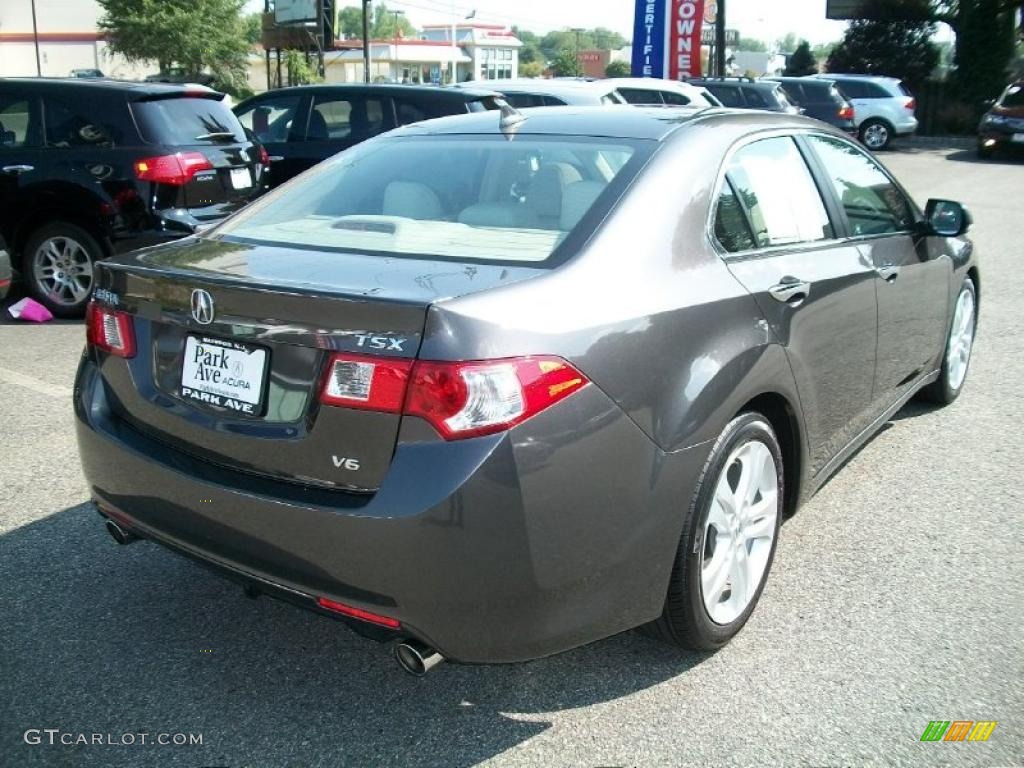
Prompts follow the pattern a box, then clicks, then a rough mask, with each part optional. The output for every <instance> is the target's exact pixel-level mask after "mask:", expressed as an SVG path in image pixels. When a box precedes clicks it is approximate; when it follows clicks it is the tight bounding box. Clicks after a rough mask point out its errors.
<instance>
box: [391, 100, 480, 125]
mask: <svg viewBox="0 0 1024 768" xmlns="http://www.w3.org/2000/svg"><path fill="white" fill-rule="evenodd" d="M465 111H467V108H466V105H465V103H464V102H453V101H446V100H441V99H437V100H434V101H430V100H427V99H409V98H404V97H400V98H396V99H395V113H396V115H397V117H398V124H399V125H409V124H410V123H418V122H421V121H423V120H431V119H433V118H435V117H446V116H447V115H454V114H456V113H457V112H465Z"/></svg>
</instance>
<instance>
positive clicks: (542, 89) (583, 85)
mask: <svg viewBox="0 0 1024 768" xmlns="http://www.w3.org/2000/svg"><path fill="white" fill-rule="evenodd" d="M607 83H608V81H607V80H576V79H568V80H555V79H543V78H538V79H536V80H531V79H529V78H519V79H515V78H513V79H508V80H475V81H470V82H467V83H459V88H478V87H487V88H494V89H495V90H497V91H508V92H510V93H513V92H524V91H527V92H530V93H545V94H550V95H553V96H557V95H558V94H559V93H610V92H611V91H614V90H615V86H613V85H608V84H607Z"/></svg>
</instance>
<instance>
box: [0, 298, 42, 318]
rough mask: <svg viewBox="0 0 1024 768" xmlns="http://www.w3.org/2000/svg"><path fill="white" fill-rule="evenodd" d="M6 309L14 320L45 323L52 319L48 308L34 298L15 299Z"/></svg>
mask: <svg viewBox="0 0 1024 768" xmlns="http://www.w3.org/2000/svg"><path fill="white" fill-rule="evenodd" d="M7 311H8V312H10V313H11V317H13V318H14V319H15V320H25V321H26V322H29V323H45V322H47V321H49V320H53V315H52V314H50V310H48V309H47V308H46V307H44V306H43V305H42V304H40V303H39V302H38V301H36V300H35V299H29V298H24V299H22V300H21V301H16V302H14V303H13V304H11V306H9V307H8V308H7Z"/></svg>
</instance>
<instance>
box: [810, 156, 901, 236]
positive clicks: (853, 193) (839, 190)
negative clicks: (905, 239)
mask: <svg viewBox="0 0 1024 768" xmlns="http://www.w3.org/2000/svg"><path fill="white" fill-rule="evenodd" d="M808 142H809V143H810V145H811V146H812V147H813V149H814V152H815V153H816V154H817V155H818V157H819V158H820V159H821V164H822V165H823V166H824V168H825V173H826V174H827V175H828V177H829V179H831V181H832V186H833V188H834V189H835V192H836V197H838V198H839V202H840V204H841V205H842V206H843V210H844V211H845V212H846V218H847V220H848V221H849V222H850V234H852V235H854V236H857V235H882V234H887V233H891V232H906V231H907V230H909V229H910V228H911V227H912V226H913V225H914V221H915V218H916V217H915V215H914V211H913V208H912V206H911V205H910V203H909V202H908V201H907V198H906V197H905V196H904V195H903V192H902V191H900V189H899V187H897V186H896V185H895V184H893V182H892V181H891V180H890V179H889V177H888V176H887V175H886V174H885V172H884V171H883V170H882V169H881V168H880V167H879V165H878V164H877V163H876V162H875V161H874V160H873V159H872V158H871V157H869V156H868V155H867V154H865V153H864V152H862V151H861V150H860V149H859V148H858V147H857V146H855V145H854V144H852V143H850V142H847V141H844V140H843V139H839V138H833V137H831V136H810V137H808Z"/></svg>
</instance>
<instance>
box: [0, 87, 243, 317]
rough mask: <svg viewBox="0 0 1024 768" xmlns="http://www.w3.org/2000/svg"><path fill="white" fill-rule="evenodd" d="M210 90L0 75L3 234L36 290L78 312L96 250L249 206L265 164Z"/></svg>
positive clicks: (150, 238)
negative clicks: (247, 204) (2, 77)
mask: <svg viewBox="0 0 1024 768" xmlns="http://www.w3.org/2000/svg"><path fill="white" fill-rule="evenodd" d="M221 97H222V94H219V93H216V92H215V91H211V90H209V89H206V88H185V87H182V86H177V85H163V84H156V83H152V84H151V83H129V82H118V81H114V80H98V79H83V80H78V79H47V78H25V79H20V78H12V79H0V236H2V237H3V239H4V240H5V241H6V242H7V244H8V246H9V249H10V252H11V256H12V257H13V258H14V262H15V267H16V269H18V271H19V272H20V274H21V276H22V277H23V278H24V280H25V282H26V283H27V286H28V289H29V292H30V293H31V294H32V296H33V297H35V298H36V299H38V300H39V301H41V302H42V303H43V304H45V305H46V306H47V307H48V308H49V309H50V311H52V312H53V313H54V314H55V315H59V316H62V317H69V316H75V315H80V314H82V312H84V310H85V304H86V301H87V300H88V298H89V294H90V292H91V291H92V288H93V287H94V277H93V267H94V265H95V263H96V261H97V260H99V259H102V258H104V257H106V256H109V255H111V254H112V253H119V252H122V251H126V250H132V249H134V248H140V247H142V246H145V245H152V244H154V243H158V242H163V241H165V240H169V239H174V238H179V237H183V236H185V235H190V234H192V233H194V232H195V231H197V230H198V229H201V228H202V227H204V226H209V225H210V224H213V223H216V222H217V221H219V220H220V219H222V218H224V216H226V215H227V214H228V213H230V212H231V211H235V210H237V209H239V208H241V207H242V206H243V205H245V204H246V203H247V202H248V201H249V200H250V199H252V198H253V196H254V195H255V194H256V193H257V191H258V190H259V187H260V185H261V178H260V177H261V173H262V168H263V166H262V164H261V161H260V157H259V154H258V150H257V148H256V147H254V146H253V144H252V143H251V142H249V141H248V140H247V139H246V138H245V134H244V133H243V131H242V126H241V125H239V123H238V120H237V119H235V116H234V115H233V114H232V113H231V110H229V109H228V108H227V107H226V106H224V105H223V104H222V103H221V102H220V101H219V99H220V98H221Z"/></svg>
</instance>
